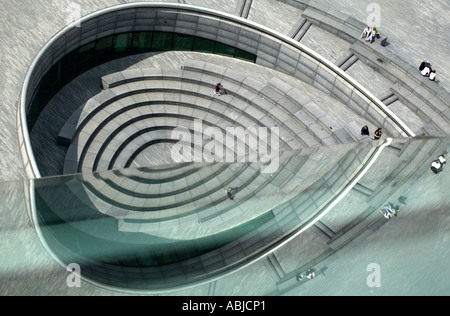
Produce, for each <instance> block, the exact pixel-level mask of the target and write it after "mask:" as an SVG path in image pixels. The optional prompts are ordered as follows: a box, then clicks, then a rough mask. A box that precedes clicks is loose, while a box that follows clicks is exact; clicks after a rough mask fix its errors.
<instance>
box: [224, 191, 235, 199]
mask: <svg viewBox="0 0 450 316" xmlns="http://www.w3.org/2000/svg"><path fill="white" fill-rule="evenodd" d="M226 193H227V197H228V198H229V199H230V200H234V195H233V189H232V188H228V190H227V191H226Z"/></svg>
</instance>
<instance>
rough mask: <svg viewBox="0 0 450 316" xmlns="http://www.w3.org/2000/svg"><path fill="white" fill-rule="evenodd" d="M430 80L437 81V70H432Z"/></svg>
mask: <svg viewBox="0 0 450 316" xmlns="http://www.w3.org/2000/svg"><path fill="white" fill-rule="evenodd" d="M429 78H430V80H431V81H435V80H436V70H432V71H431V73H430V77H429Z"/></svg>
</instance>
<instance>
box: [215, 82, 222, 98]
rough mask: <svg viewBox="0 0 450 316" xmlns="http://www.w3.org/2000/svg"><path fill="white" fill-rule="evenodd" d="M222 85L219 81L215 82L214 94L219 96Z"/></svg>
mask: <svg viewBox="0 0 450 316" xmlns="http://www.w3.org/2000/svg"><path fill="white" fill-rule="evenodd" d="M222 87H223V86H222V85H221V84H220V82H219V83H218V84H216V85H215V86H214V94H217V95H218V96H220V92H221V90H220V89H221V88H222Z"/></svg>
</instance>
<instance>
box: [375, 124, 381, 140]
mask: <svg viewBox="0 0 450 316" xmlns="http://www.w3.org/2000/svg"><path fill="white" fill-rule="evenodd" d="M382 134H383V130H382V129H381V127H379V128H378V129H377V130H376V131H375V133H374V134H373V139H374V140H378V139H380V138H381V135H382Z"/></svg>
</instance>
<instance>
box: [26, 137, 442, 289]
mask: <svg viewBox="0 0 450 316" xmlns="http://www.w3.org/2000/svg"><path fill="white" fill-rule="evenodd" d="M449 145H450V140H449V139H448V138H430V139H425V138H424V139H416V140H405V139H396V140H391V139H389V140H387V141H384V142H378V141H372V142H362V143H352V144H346V145H338V146H331V147H316V148H313V149H308V150H302V151H300V152H288V153H282V154H281V155H280V157H279V158H280V160H279V168H278V169H277V170H276V171H274V172H273V173H270V174H265V173H263V172H261V171H262V170H263V168H262V167H263V166H264V165H267V164H268V163H266V164H264V163H261V162H248V161H247V162H241V163H238V162H233V163H220V164H218V163H210V164H208V163H191V164H179V165H177V164H175V165H168V166H157V167H151V168H139V169H132V168H129V169H123V170H115V171H103V172H100V173H93V174H82V175H67V176H59V177H50V178H41V179H38V180H35V181H34V187H35V189H34V194H35V212H36V213H35V219H36V220H37V222H36V223H35V224H36V226H37V229H38V230H39V231H40V235H41V236H42V237H43V240H42V241H43V242H44V244H46V245H47V247H48V249H49V250H50V251H51V252H52V253H53V254H54V256H55V257H57V258H59V259H60V261H61V262H62V264H63V265H68V264H70V263H77V264H79V265H80V266H81V271H82V272H83V273H82V275H83V277H84V278H85V279H86V280H88V281H90V282H94V283H96V284H100V285H101V286H105V287H112V288H117V289H121V290H125V291H127V290H130V291H155V292H158V291H166V290H176V289H182V288H188V287H191V286H195V285H197V284H201V283H203V282H208V281H211V280H214V279H217V278H221V277H226V275H228V274H229V273H232V272H234V271H236V270H239V269H241V268H242V267H244V266H246V265H249V264H252V263H255V262H257V261H258V260H259V259H261V258H263V257H264V256H266V255H268V254H269V253H270V252H273V251H275V250H276V251H278V252H279V253H282V252H283V251H284V250H283V249H284V248H283V246H284V245H286V244H289V241H290V240H292V239H293V238H295V237H296V236H298V235H299V234H301V233H302V232H304V231H306V230H307V229H311V227H312V226H313V225H316V223H317V222H318V221H319V220H321V219H323V218H326V216H331V218H332V220H333V221H334V222H335V223H339V222H341V224H342V223H343V224H342V227H343V228H342V229H344V231H346V230H349V228H348V227H350V226H353V227H354V225H361V224H362V223H364V222H365V221H366V220H367V218H368V217H370V216H373V214H374V215H375V216H376V222H377V223H378V222H379V224H377V225H381V223H382V222H383V223H384V221H385V220H386V219H385V218H384V217H383V216H382V214H380V210H382V209H383V207H384V206H385V204H386V203H388V202H389V203H391V205H392V206H393V207H394V208H397V209H400V214H402V213H403V212H405V213H406V210H405V209H404V208H403V207H402V206H401V205H400V206H399V205H395V203H394V202H395V199H394V197H396V196H397V195H398V193H403V192H404V190H408V189H409V188H411V187H413V186H414V182H415V181H416V179H417V178H420V177H424V176H425V175H426V177H427V178H431V179H434V178H433V177H439V176H440V178H439V179H440V180H441V181H443V182H442V183H441V184H442V185H445V183H447V184H448V182H449V179H450V177H449V176H448V173H446V172H445V166H444V168H443V169H442V170H441V171H438V172H437V171H436V168H435V169H432V165H431V164H432V162H433V161H434V160H436V159H437V157H438V156H440V154H443V153H445V152H446V151H447V150H448V148H449ZM405 162H406V164H405ZM218 165H219V166H220V167H222V168H217V167H218ZM228 176H231V178H230V177H228ZM227 177H228V178H227ZM218 179H228V180H227V181H226V182H223V183H220V185H219V187H217V186H214V185H213V183H217V181H218ZM227 188H232V191H233V194H232V195H233V197H234V199H230V198H229V196H227V193H226V190H227ZM399 190H400V191H399ZM427 190H429V189H427V188H424V191H427ZM432 191H433V190H432ZM144 192H145V193H144ZM361 193H362V194H363V195H364V196H365V199H361ZM430 199H431V200H430V201H431V202H430V203H432V204H436V205H446V206H447V207H448V206H449V203H450V201H449V199H448V195H439V194H437V195H436V194H434V195H433V196H432V197H431V196H430ZM355 203H356V204H355ZM342 204H347V205H351V207H352V209H351V210H350V209H348V210H347V211H346V212H344V213H342V211H343V210H345V206H342ZM397 204H398V203H397ZM368 206H371V207H369V209H368ZM335 210H337V211H339V212H341V213H333V212H336V211H335ZM367 213H370V214H372V215H370V216H369V215H365V216H363V214H367ZM355 214H359V216H355ZM355 218H356V219H355ZM328 220H330V219H328ZM355 221H356V224H355ZM371 229H374V228H373V226H372V227H371ZM347 233H348V235H347V236H346V235H345V234H346V233H343V232H340V233H339V234H336V235H335V236H333V238H331V239H330V240H329V243H330V244H340V243H342V245H345V244H346V243H348V242H349V241H350V240H351V239H353V238H355V236H354V235H352V234H353V233H354V232H352V234H350V233H349V232H348V231H347ZM360 233H362V232H361V231H360V232H359V234H360ZM301 236H302V235H299V237H298V238H301ZM342 245H341V246H340V247H343V246H342ZM311 246H312V245H311ZM340 247H337V249H339V248H340ZM286 248H287V249H288V248H289V246H287V247H286ZM286 251H288V250H286ZM298 251H302V249H298ZM305 251H311V249H309V250H306V249H305ZM349 260H350V259H349ZM297 285H298V284H297Z"/></svg>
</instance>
